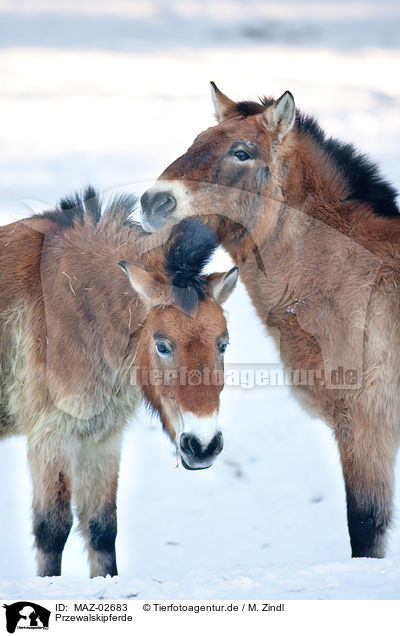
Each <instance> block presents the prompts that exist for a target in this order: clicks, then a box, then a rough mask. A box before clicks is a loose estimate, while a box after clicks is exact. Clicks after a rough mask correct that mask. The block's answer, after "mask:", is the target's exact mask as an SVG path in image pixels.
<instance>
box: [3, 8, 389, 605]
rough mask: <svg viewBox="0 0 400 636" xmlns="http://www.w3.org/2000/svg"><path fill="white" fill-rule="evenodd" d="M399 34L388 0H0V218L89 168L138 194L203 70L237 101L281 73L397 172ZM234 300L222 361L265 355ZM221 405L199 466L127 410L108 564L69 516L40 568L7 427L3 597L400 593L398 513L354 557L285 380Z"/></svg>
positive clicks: (183, 118) (230, 395) (335, 463)
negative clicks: (114, 574)
mask: <svg viewBox="0 0 400 636" xmlns="http://www.w3.org/2000/svg"><path fill="white" fill-rule="evenodd" d="M399 34H400V5H399V3H398V2H397V1H395V0H387V1H384V2H380V3H376V2H360V1H358V0H353V1H351V2H347V1H345V0H338V1H335V2H333V1H332V2H315V1H312V0H288V1H286V0H280V1H279V2H278V0H275V1H273V2H269V1H268V0H267V1H262V2H260V1H256V0H254V1H250V2H246V3H243V2H242V1H241V0H226V1H220V2H212V1H211V0H205V1H200V0H175V1H174V0H148V1H145V0H139V1H136V0H135V1H134V2H128V1H127V0H118V1H116V2H112V3H111V2H109V0H107V1H106V0H96V2H95V1H94V0H69V1H67V0H64V1H63V0H35V1H34V2H29V1H28V0H26V1H24V0H12V1H11V0H9V1H7V0H0V77H1V82H0V113H1V126H0V143H1V148H2V152H1V155H0V174H1V183H0V220H1V222H2V223H6V222H9V221H11V220H13V219H17V218H21V217H23V216H26V215H27V214H28V213H29V209H34V210H36V209H41V208H42V207H43V203H44V204H52V203H54V202H55V201H56V200H57V199H58V198H59V197H60V196H62V195H63V194H65V193H67V192H69V191H71V190H74V189H76V188H80V187H81V186H82V185H84V184H86V183H88V182H91V183H93V184H94V185H96V186H98V187H99V188H100V189H102V190H110V189H115V188H123V189H126V190H132V191H136V192H138V193H140V192H141V191H143V190H144V189H145V188H146V187H147V186H148V185H149V184H150V183H151V182H152V181H153V180H154V179H155V178H156V177H157V176H158V174H159V173H160V172H161V171H162V169H163V168H164V167H165V166H166V165H168V164H169V163H170V161H172V160H173V159H174V158H176V157H177V156H178V155H179V154H180V153H181V152H183V151H184V150H185V149H186V148H187V146H188V145H189V144H190V142H191V141H192V139H193V138H194V136H195V135H196V134H197V133H198V132H199V131H200V130H202V129H203V128H205V127H207V126H209V125H211V123H212V121H213V119H212V109H211V102H210V97H209V86H208V82H209V80H211V79H212V80H214V81H216V82H217V84H218V85H219V86H220V88H221V89H222V90H223V91H224V92H226V93H227V94H228V95H229V96H231V97H232V98H238V99H239V98H243V99H244V98H254V97H256V96H258V95H262V94H273V95H275V96H279V95H280V94H281V93H282V92H283V91H284V90H286V89H290V90H291V91H292V93H293V94H294V96H295V99H296V101H297V104H298V105H299V106H300V108H302V109H303V110H305V111H307V112H312V113H314V114H316V115H317V116H318V118H319V120H320V122H321V124H322V125H323V126H324V128H325V129H326V130H327V131H329V133H331V134H333V135H336V136H339V137H341V138H343V139H345V140H348V141H353V142H355V143H356V144H357V145H358V146H359V147H360V148H361V149H363V150H364V151H366V152H368V153H369V154H370V155H371V156H372V157H374V158H375V159H376V160H378V161H379V163H380V165H381V167H382V170H383V172H384V173H385V174H386V175H387V176H388V177H389V178H390V179H391V180H392V181H393V182H394V183H395V185H397V187H400V161H399V158H400V152H399V148H400V80H399V68H400V35H399ZM217 260H218V261H219V263H222V262H225V263H226V261H227V259H226V258H225V257H224V256H223V255H221V254H219V255H217ZM227 309H228V312H229V324H230V335H231V347H230V349H229V352H228V353H227V362H236V363H241V364H244V363H247V364H250V363H251V364H257V363H275V364H278V357H277V354H276V352H275V351H274V349H273V347H272V343H271V342H270V341H269V340H268V339H267V338H266V337H265V335H264V333H263V329H262V327H261V326H260V324H259V321H258V320H257V318H256V317H255V313H254V311H253V309H252V307H251V306H250V303H249V301H248V298H247V296H246V293H245V291H244V289H243V288H242V287H239V289H238V290H237V291H236V292H235V294H234V296H233V297H232V298H231V299H230V300H229V302H228V303H227ZM221 422H222V425H223V429H224V436H225V448H224V451H223V454H222V455H221V457H220V458H219V459H218V460H217V461H216V463H215V466H214V467H213V468H212V469H210V470H208V471H201V472H194V473H191V472H188V471H185V470H183V469H182V468H179V469H177V468H176V461H175V454H174V451H173V448H172V446H171V444H170V443H169V441H168V440H167V439H166V438H165V437H164V436H163V434H162V432H161V429H160V425H159V423H158V422H157V421H155V420H151V419H150V418H149V417H148V415H147V414H146V413H145V412H144V411H143V412H141V413H140V415H139V416H138V417H137V419H136V421H134V422H132V424H131V427H130V429H129V431H127V433H126V440H125V446H124V452H123V461H122V467H121V481H120V490H119V500H118V505H119V535H118V540H117V550H118V560H119V571H120V576H119V577H118V578H116V579H107V580H104V579H96V580H93V581H90V580H89V579H88V578H87V572H88V569H87V564H86V557H85V556H84V554H83V551H82V545H81V540H80V538H79V536H78V535H77V533H76V532H73V533H72V535H71V537H70V539H69V541H68V544H67V548H66V551H65V557H64V575H63V577H62V578H61V579H52V580H51V579H44V580H40V579H37V578H35V577H34V572H35V564H34V555H33V550H32V541H33V540H32V536H31V534H30V526H31V519H30V493H31V487H30V481H29V476H28V473H27V467H26V458H25V445H24V441H23V440H22V439H13V440H7V441H5V442H3V443H2V444H1V445H0V465H1V467H2V473H1V474H2V489H1V495H0V503H1V506H2V510H3V512H2V516H1V519H2V521H1V528H0V597H1V598H5V599H12V598H15V599H20V598H22V597H26V598H41V599H46V598H48V599H52V598H54V599H59V598H62V599H63V598H136V595H137V597H138V598H177V599H178V598H186V599H189V598H219V599H222V598H232V599H233V598H259V599H261V598H265V599H275V598H277V599H280V598H284V599H319V598H322V599H394V598H395V599H398V598H400V527H399V524H397V527H396V526H395V527H394V531H393V534H392V537H391V541H390V546H389V550H388V556H387V558H386V559H384V560H382V561H373V560H364V559H357V560H353V561H352V560H351V559H350V550H349V542H348V537H347V528H346V518H345V499H344V488H343V483H342V478H341V474H340V466H339V460H338V455H337V451H336V448H335V446H334V444H333V441H332V439H331V435H330V433H329V431H328V430H327V429H326V427H325V426H324V425H323V424H322V423H321V422H318V421H314V420H312V419H311V418H310V417H309V416H308V415H306V414H305V413H304V412H303V411H302V410H301V409H300V407H299V406H298V405H297V404H296V403H295V402H294V401H293V400H292V399H291V398H290V396H289V392H288V390H287V389H286V388H284V387H277V388H269V389H266V388H264V389H254V390H251V389H245V388H237V387H236V388H227V389H225V391H224V394H223V400H222V409H221ZM399 480H400V474H399V475H398V479H397V485H398V484H399ZM397 490H398V486H397Z"/></svg>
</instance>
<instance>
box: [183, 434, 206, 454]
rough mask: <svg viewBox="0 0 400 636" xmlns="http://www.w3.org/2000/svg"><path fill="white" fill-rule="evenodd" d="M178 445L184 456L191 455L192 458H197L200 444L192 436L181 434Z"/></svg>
mask: <svg viewBox="0 0 400 636" xmlns="http://www.w3.org/2000/svg"><path fill="white" fill-rule="evenodd" d="M180 444H181V450H182V451H183V452H184V453H185V454H186V455H191V456H192V457H198V456H199V455H200V454H201V444H200V442H199V441H198V440H197V439H196V437H195V436H194V435H189V434H188V433H182V435H181V439H180Z"/></svg>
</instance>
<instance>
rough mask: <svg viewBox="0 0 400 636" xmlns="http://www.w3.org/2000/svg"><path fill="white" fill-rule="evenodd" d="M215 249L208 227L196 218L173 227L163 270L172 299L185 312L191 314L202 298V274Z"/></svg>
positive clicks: (212, 236) (214, 241) (188, 219)
mask: <svg viewBox="0 0 400 636" xmlns="http://www.w3.org/2000/svg"><path fill="white" fill-rule="evenodd" d="M216 247H217V240H216V238H215V236H214V234H213V232H212V230H211V228H209V227H208V226H207V225H204V224H203V223H201V221H199V220H197V219H193V218H187V219H184V220H183V221H181V222H180V223H179V224H178V225H177V226H176V228H175V231H174V236H173V242H172V245H171V246H170V247H169V248H168V250H167V253H166V269H167V271H168V272H169V274H170V275H171V278H172V285H173V286H174V288H175V290H174V293H175V298H176V300H177V302H178V304H179V305H180V306H181V307H182V309H184V310H185V311H190V310H191V309H192V308H193V306H194V305H195V304H196V302H197V300H198V299H200V300H203V299H204V285H205V281H204V279H203V278H202V276H201V271H202V269H203V267H204V266H205V265H206V263H207V262H208V261H209V259H210V258H211V256H212V253H213V252H214V250H215V248H216Z"/></svg>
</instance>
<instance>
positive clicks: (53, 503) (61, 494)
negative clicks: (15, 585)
mask: <svg viewBox="0 0 400 636" xmlns="http://www.w3.org/2000/svg"><path fill="white" fill-rule="evenodd" d="M48 450H49V444H48V442H47V444H46V443H42V444H38V443H35V445H33V446H32V445H31V446H29V447H28V459H29V465H30V470H31V475H32V482H33V506H32V507H33V534H34V536H35V545H36V556H37V575H38V576H60V575H61V559H62V553H63V550H64V546H65V543H66V541H67V538H68V535H69V532H70V530H71V527H72V510H71V488H70V478H69V468H68V462H67V461H66V459H65V458H64V457H62V454H61V453H59V452H58V454H57V456H56V457H52V458H51V459H46V455H47V453H48ZM46 451H47V452H46Z"/></svg>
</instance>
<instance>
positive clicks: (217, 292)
mask: <svg viewBox="0 0 400 636" xmlns="http://www.w3.org/2000/svg"><path fill="white" fill-rule="evenodd" d="M238 275H239V270H238V268H237V267H233V268H232V269H230V270H229V272H224V273H222V274H210V275H209V276H208V277H207V278H208V289H209V292H210V296H211V297H212V298H213V299H214V300H215V302H216V303H218V304H219V305H221V304H222V303H224V302H225V301H226V300H228V298H229V296H230V295H231V293H232V292H233V290H234V289H235V287H236V283H237V280H238Z"/></svg>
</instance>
